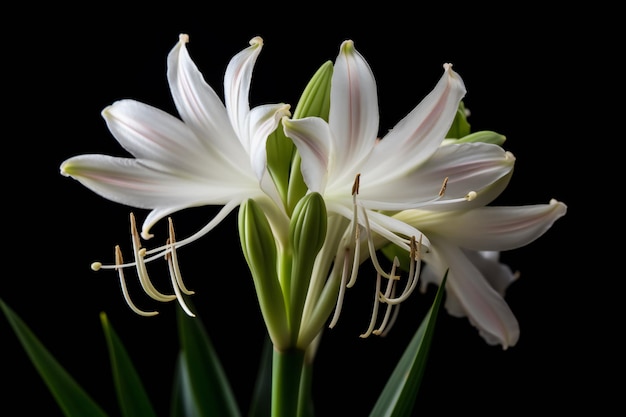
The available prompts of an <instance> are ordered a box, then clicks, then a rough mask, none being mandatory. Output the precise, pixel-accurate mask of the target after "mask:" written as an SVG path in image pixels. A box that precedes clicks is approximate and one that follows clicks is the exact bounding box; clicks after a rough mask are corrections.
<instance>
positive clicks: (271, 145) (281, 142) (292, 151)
mask: <svg viewBox="0 0 626 417" xmlns="http://www.w3.org/2000/svg"><path fill="white" fill-rule="evenodd" d="M265 150H266V152H267V170H268V172H269V174H270V176H271V177H272V180H273V181H274V184H276V189H277V190H278V193H279V194H280V198H281V200H282V202H283V205H284V206H285V207H286V208H288V207H289V204H288V192H289V188H290V185H289V183H290V181H291V180H290V177H291V176H293V173H292V172H291V170H292V161H293V160H294V158H295V157H296V155H297V150H296V147H295V145H294V144H293V142H292V141H291V139H289V138H288V137H287V136H285V132H284V130H283V127H282V122H281V123H280V124H279V125H278V128H277V129H276V130H275V131H274V132H273V133H272V134H271V135H270V136H268V138H267V143H266V145H265ZM300 178H302V174H300ZM301 181H302V182H304V180H301ZM305 188H306V187H305Z"/></svg>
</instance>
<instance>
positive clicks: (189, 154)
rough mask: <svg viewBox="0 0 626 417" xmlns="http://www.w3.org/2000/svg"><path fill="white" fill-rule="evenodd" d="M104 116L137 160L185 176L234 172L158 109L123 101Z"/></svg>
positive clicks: (107, 108) (186, 127)
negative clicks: (151, 163) (161, 166)
mask: <svg viewBox="0 0 626 417" xmlns="http://www.w3.org/2000/svg"><path fill="white" fill-rule="evenodd" d="M102 116H103V117H104V119H105V121H106V123H107V126H108V128H109V130H110V131H111V134H113V136H114V137H115V139H117V141H118V142H119V143H120V144H121V145H122V146H123V147H124V148H125V149H126V150H127V151H128V152H130V153H131V154H132V155H133V156H135V157H136V158H137V159H144V160H149V161H153V162H157V163H160V164H163V165H165V166H167V167H169V168H170V169H177V170H180V171H181V172H199V173H203V172H207V171H209V170H210V172H214V171H217V170H218V167H219V168H221V169H232V168H231V166H232V165H231V163H230V162H229V161H228V160H225V159H223V158H220V157H219V154H218V155H216V154H213V153H210V152H209V151H208V150H207V149H206V148H205V146H204V144H203V143H202V141H200V140H199V138H198V137H197V136H196V135H195V133H194V132H193V131H192V130H191V129H189V127H188V126H186V125H185V124H184V123H183V122H182V121H181V120H180V119H178V118H176V117H174V116H172V115H170V114H168V113H166V112H164V111H162V110H159V109H157V108H155V107H152V106H149V105H147V104H144V103H140V102H138V101H135V100H120V101H117V102H115V103H113V104H112V105H110V106H108V107H106V108H105V109H104V110H103V111H102ZM226 167H228V168H226Z"/></svg>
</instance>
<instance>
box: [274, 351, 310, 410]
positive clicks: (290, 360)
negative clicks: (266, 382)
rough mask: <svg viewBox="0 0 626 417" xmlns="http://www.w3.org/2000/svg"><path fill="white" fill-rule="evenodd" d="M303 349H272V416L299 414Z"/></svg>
mask: <svg viewBox="0 0 626 417" xmlns="http://www.w3.org/2000/svg"><path fill="white" fill-rule="evenodd" d="M303 366H304V351H303V350H300V349H296V348H293V349H289V350H286V351H282V352H279V351H277V350H276V349H274V354H273V360H272V417H294V416H299V414H298V413H299V406H298V403H299V401H298V399H299V396H300V380H301V377H302V371H303Z"/></svg>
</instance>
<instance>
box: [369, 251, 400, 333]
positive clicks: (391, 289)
mask: <svg viewBox="0 0 626 417" xmlns="http://www.w3.org/2000/svg"><path fill="white" fill-rule="evenodd" d="M398 266H400V261H399V260H398V257H397V256H395V257H394V258H393V265H392V267H391V274H390V275H391V276H392V277H397V276H396V268H397V267H398ZM397 279H400V277H397ZM395 283H396V280H394V279H390V280H388V281H387V290H386V291H385V294H384V295H383V294H380V296H381V297H380V298H381V301H382V298H383V297H385V298H389V297H393V296H394V295H395V292H396V286H395ZM392 309H393V306H392V305H391V304H387V308H386V309H385V315H384V317H383V321H382V322H381V323H380V326H379V327H378V329H376V330H374V331H373V332H372V333H374V334H375V335H377V336H378V335H380V334H381V333H382V332H383V330H385V326H386V325H387V321H388V320H389V316H390V315H391V310H392Z"/></svg>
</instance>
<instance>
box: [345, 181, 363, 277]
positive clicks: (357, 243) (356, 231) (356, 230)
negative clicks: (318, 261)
mask: <svg viewBox="0 0 626 417" xmlns="http://www.w3.org/2000/svg"><path fill="white" fill-rule="evenodd" d="M360 178H361V174H357V176H356V178H355V179H354V184H353V185H352V221H351V226H352V229H351V233H352V235H353V236H354V252H353V254H354V257H353V258H352V274H351V276H350V281H348V283H347V284H346V287H348V288H352V286H353V285H354V284H355V283H356V279H357V277H358V275H359V264H360V261H361V227H360V226H359V208H358V204H357V201H356V196H357V194H358V193H359V186H360V185H359V184H360Z"/></svg>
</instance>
